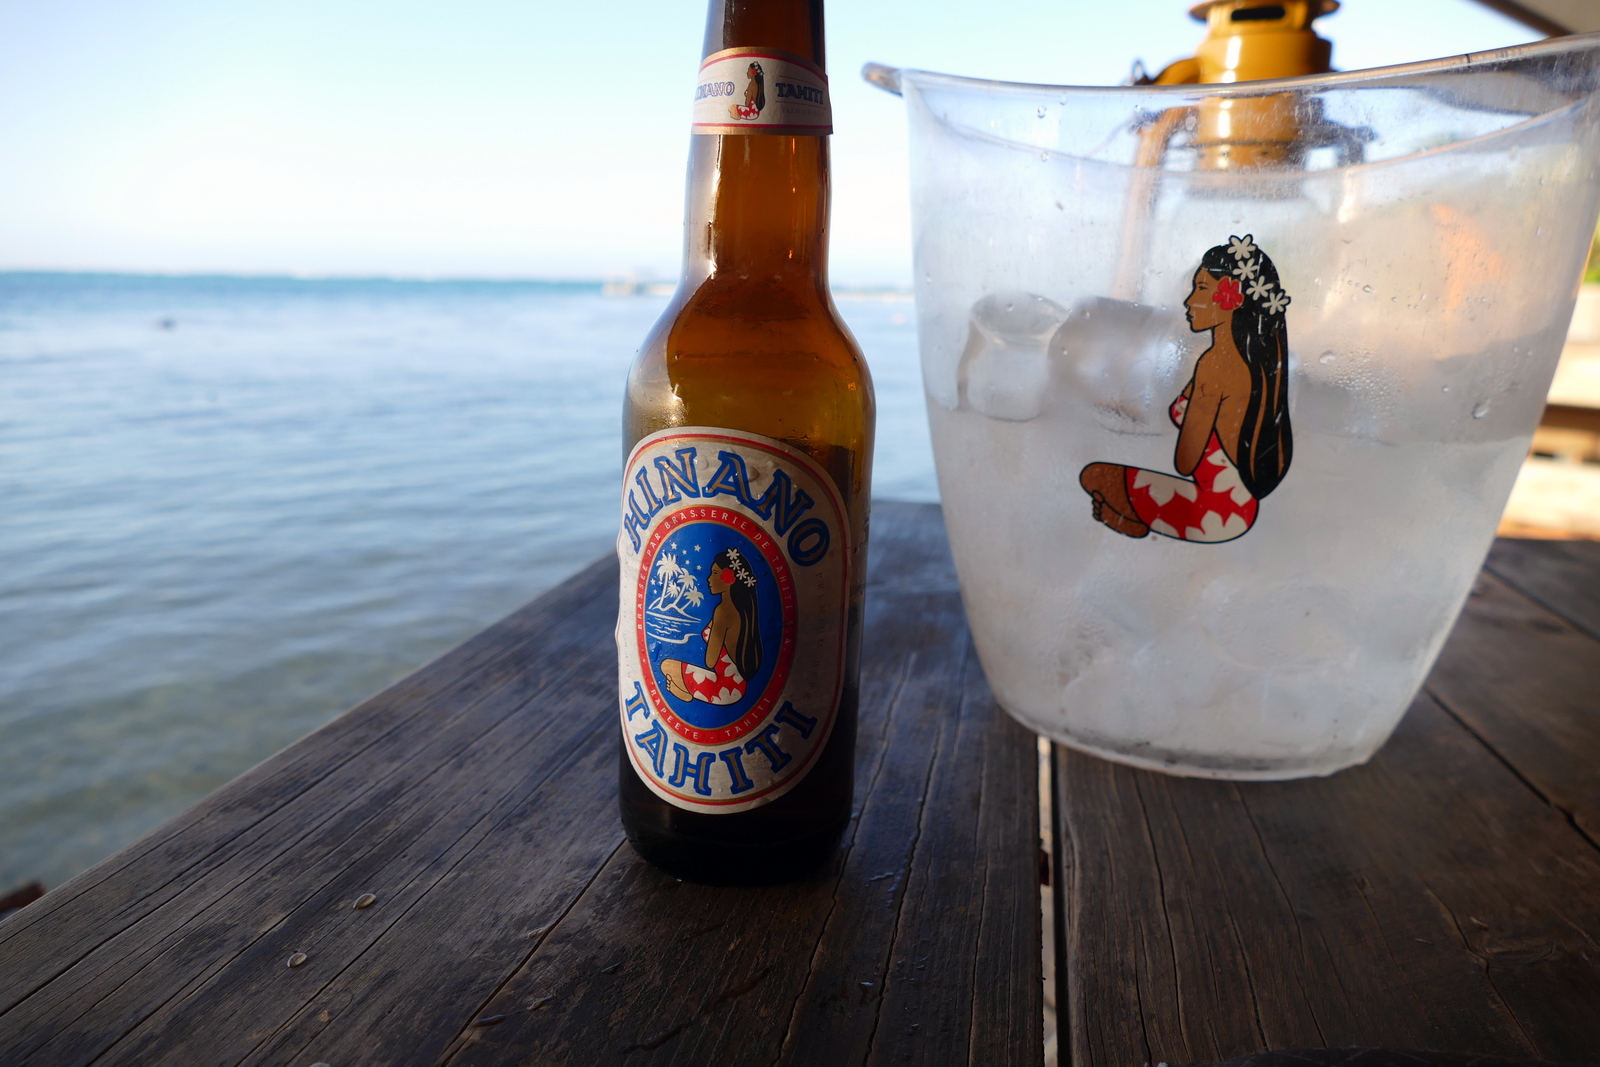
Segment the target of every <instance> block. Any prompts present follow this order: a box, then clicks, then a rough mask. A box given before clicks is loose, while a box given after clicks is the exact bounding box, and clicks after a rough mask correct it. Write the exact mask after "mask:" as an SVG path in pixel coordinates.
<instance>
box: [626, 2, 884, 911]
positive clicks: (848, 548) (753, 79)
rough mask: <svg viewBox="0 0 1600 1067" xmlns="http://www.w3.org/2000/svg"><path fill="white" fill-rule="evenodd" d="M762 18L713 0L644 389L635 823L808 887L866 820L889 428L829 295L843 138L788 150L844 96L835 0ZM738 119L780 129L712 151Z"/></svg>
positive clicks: (634, 471)
mask: <svg viewBox="0 0 1600 1067" xmlns="http://www.w3.org/2000/svg"><path fill="white" fill-rule="evenodd" d="M753 7H755V5H749V4H746V3H744V2H743V0H712V10H711V16H710V18H709V19H708V28H707V48H706V53H707V55H708V57H710V61H709V62H708V64H707V67H706V68H705V69H706V70H710V71H711V73H710V74H708V75H703V79H702V85H701V90H700V93H701V96H702V97H707V96H709V97H712V98H713V100H714V103H715V105H716V109H717V110H716V112H715V113H714V114H713V112H712V111H711V110H710V109H709V108H708V107H707V106H703V105H704V101H697V106H696V123H697V124H696V133H695V134H694V135H693V137H692V144H691V153H690V155H691V158H690V170H689V195H688V211H687V215H688V220H687V226H686V242H685V267H684V275H683V279H682V282H681V283H680V286H679V289H678V291H677V293H676V295H675V296H674V298H673V300H672V302H671V304H670V305H669V307H668V308H667V309H666V311H665V312H664V313H663V315H662V317H661V319H660V321H659V322H658V323H657V324H656V326H655V328H654V329H653V330H652V332H651V334H650V335H649V337H648V338H647V339H646V341H645V344H644V346H643V347H642V349H641V351H640V353H639V356H638V358H637V359H636V360H635V362H634V365H633V367H632V368H631V370H630V373H629V378H628V385H627V392H626V397H625V401H624V412H623V431H624V433H623V436H624V449H625V459H626V460H627V469H626V471H625V482H624V486H623V493H622V506H623V516H622V517H623V531H622V535H621V536H620V537H619V540H618V552H619V556H620V557H621V559H622V563H623V590H622V601H621V612H620V615H619V622H618V649H619V677H620V681H621V687H620V690H621V691H620V693H619V709H620V711H619V714H620V717H621V723H622V729H621V731H620V734H619V769H618V770H619V797H620V806H621V815H622V821H623V826H624V829H625V830H626V832H627V835H628V838H629V840H630V841H631V842H632V844H633V846H634V848H635V849H636V850H637V851H638V852H639V853H640V854H641V855H642V856H644V857H645V858H646V859H648V860H650V861H651V862H653V863H655V864H656V865H657V866H659V867H662V868H663V869H665V870H667V871H669V872H670V873H672V874H674V875H676V876H678V877H681V878H687V879H691V880H694V881H700V882H710V883H720V884H756V883H763V882H772V881H781V880H784V879H787V878H790V877H795V876H797V875H799V874H801V873H803V872H804V871H805V870H806V869H808V868H810V867H813V866H815V865H816V864H817V863H818V862H820V861H821V860H822V859H824V858H825V857H826V856H827V855H828V854H829V853H830V852H831V851H832V849H833V846H834V843H835V842H836V841H837V839H838V837H839V834H840V833H841V832H842V831H843V829H844V828H845V826H846V825H847V824H848V822H849V818H850V805H851V796H852V787H853V780H854V749H855V728H856V704H857V677H858V674H859V662H860V631H861V607H862V589H863V586H864V582H865V563H866V540H867V517H868V501H869V496H870V485H871V469H870V467H871V455H872V434H873V420H874V403H873V394H872V383H871V378H870V376H869V374H868V372H867V369H866V365H865V363H864V361H863V360H862V358H861V354H860V350H859V349H858V348H857V346H856V344H855V341H854V340H853V338H851V336H850V334H849V331H848V330H847V329H846V328H845V327H844V325H843V323H842V322H841V321H840V319H839V316H838V312H837V310H836V309H835V308H834V306H833V302H832V298H831V296H830V295H829V292H828V285H827V275H826V239H827V210H828V144H827V139H826V135H825V134H818V133H798V134H795V133H787V132H773V131H782V130H785V129H790V128H794V129H808V128H810V127H809V126H807V125H806V123H807V122H810V121H811V118H810V117H808V116H815V114H816V113H817V109H816V107H815V106H810V107H809V109H808V110H806V111H804V113H802V111H800V110H797V109H795V108H789V109H788V110H787V111H786V110H784V101H785V100H794V99H798V98H801V97H807V98H808V99H807V100H806V101H802V102H806V103H808V104H810V105H814V104H815V103H816V99H815V98H816V97H817V95H818V94H817V90H816V89H815V88H814V87H815V86H816V85H817V84H819V81H820V84H822V85H824V86H825V84H826V83H825V79H821V75H820V70H821V66H822V63H821V58H822V51H821V6H820V0H798V2H796V0H784V2H782V3H767V4H764V5H762V6H761V9H760V10H750V8H753ZM719 71H730V72H732V73H731V74H730V75H728V76H726V77H724V76H723V75H722V74H719V73H718V72H719ZM708 86H709V88H708ZM780 93H782V94H786V95H785V96H782V97H780V96H779V94H780ZM719 95H720V96H721V97H722V99H715V98H716V97H717V96H719ZM822 102H823V104H824V105H825V103H826V99H825V95H823V96H822ZM723 109H726V110H725V112H724V110H723ZM724 113H725V114H726V117H727V119H728V120H729V121H730V122H732V123H737V122H741V121H746V120H752V119H757V113H760V116H759V118H761V119H766V120H768V123H767V124H768V130H766V131H761V130H752V131H750V132H745V131H744V130H742V129H741V130H740V132H737V133H723V132H700V131H701V130H704V129H721V128H723V127H721V126H719V125H714V124H713V123H718V122H720V121H722V120H721V119H720V118H718V117H717V116H720V115H722V114H724ZM774 115H776V116H777V117H778V118H779V119H784V118H785V117H787V121H788V122H789V123H791V125H784V124H782V123H776V124H775V123H773V122H772V121H771V120H772V119H773V118H774ZM703 116H710V117H711V122H707V123H702V122H701V119H702V117H703Z"/></svg>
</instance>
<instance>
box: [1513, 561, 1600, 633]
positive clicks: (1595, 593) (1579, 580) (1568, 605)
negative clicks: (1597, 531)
mask: <svg viewBox="0 0 1600 1067" xmlns="http://www.w3.org/2000/svg"><path fill="white" fill-rule="evenodd" d="M1487 569H1488V570H1489V572H1490V573H1491V574H1494V575H1495V576H1496V577H1498V578H1500V579H1501V580H1503V581H1505V582H1506V583H1507V584H1508V585H1510V586H1512V587H1513V588H1515V589H1516V590H1517V591H1518V592H1520V593H1522V594H1523V595H1524V596H1526V597H1528V598H1529V599H1531V600H1533V601H1534V602H1536V603H1538V604H1541V605H1543V606H1544V607H1546V608H1549V609H1550V610H1551V611H1553V612H1555V613H1556V614H1557V615H1559V616H1561V617H1562V618H1563V619H1565V620H1566V621H1567V622H1569V623H1571V624H1572V625H1573V626H1576V627H1577V628H1578V629H1580V630H1583V631H1584V632H1586V633H1587V634H1588V635H1589V636H1590V637H1593V638H1595V639H1597V640H1600V582H1596V580H1595V575H1596V574H1600V541H1544V540H1539V541H1534V540H1523V539H1515V538H1507V537H1502V538H1500V539H1498V540H1496V541H1495V543H1494V547H1493V548H1492V549H1490V551H1489V562H1488V564H1487Z"/></svg>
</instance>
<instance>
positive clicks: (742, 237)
mask: <svg viewBox="0 0 1600 1067" xmlns="http://www.w3.org/2000/svg"><path fill="white" fill-rule="evenodd" d="M684 251H685V257H684V258H685V274H686V276H687V277H688V279H689V280H691V281H694V282H698V281H703V280H705V279H707V278H713V277H714V278H718V279H721V278H728V279H730V280H731V279H765V278H773V279H783V280H785V281H790V282H798V281H800V280H801V279H814V280H815V281H816V283H817V284H819V285H823V286H826V284H827V269H828V268H827V263H828V142H827V139H826V138H824V137H785V136H774V135H770V134H769V135H761V134H746V135H737V134H721V135H719V134H696V135H695V137H694V140H693V144H692V145H691V147H690V153H689V208H688V226H687V232H686V233H685V249H684Z"/></svg>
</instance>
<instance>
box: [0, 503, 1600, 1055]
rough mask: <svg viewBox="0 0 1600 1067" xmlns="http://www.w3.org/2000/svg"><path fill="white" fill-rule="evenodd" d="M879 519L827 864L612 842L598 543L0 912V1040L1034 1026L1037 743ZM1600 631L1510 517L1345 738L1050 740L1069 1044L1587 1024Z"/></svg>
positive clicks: (827, 1035)
mask: <svg viewBox="0 0 1600 1067" xmlns="http://www.w3.org/2000/svg"><path fill="white" fill-rule="evenodd" d="M873 536H874V542H873V547H874V551H873V571H872V583H871V585H870V587H869V610H868V630H867V639H866V655H865V665H864V668H863V692H862V730H861V742H860V746H859V750H858V751H859V755H858V768H857V783H858V784H857V794H858V801H857V809H858V811H857V818H856V820H855V821H854V822H853V824H852V829H851V831H850V833H849V834H848V836H847V839H846V841H845V842H844V845H843V847H842V848H841V850H840V851H839V853H838V855H837V858H836V860H835V861H834V862H832V863H831V864H830V865H829V866H828V867H827V868H826V869H825V870H824V871H822V872H820V873H819V874H818V875H817V876H815V877H814V878H812V879H811V880H809V881H807V882H804V883H801V884H798V885H792V886H785V887H779V888H773V889H766V890H739V889H708V888H703V887H698V886H694V885H689V884H686V883H680V882H677V881H675V880H674V879H672V878H670V877H667V876H664V875H662V874H659V873H658V872H656V871H654V870H653V869H652V868H650V867H648V866H647V865H645V864H643V863H641V862H639V861H638V860H637V859H635V858H634V856H633V855H632V853H631V851H630V850H629V849H628V847H627V845H626V844H625V843H624V842H623V841H622V838H621V834H620V831H619V829H618V826H617V821H616V815H615V811H614V803H615V802H614V788H615V786H614V775H615V764H614V760H615V754H614V748H613V744H612V731H614V730H615V729H616V725H615V716H616V712H615V706H614V699H615V698H614V693H613V689H614V678H615V675H614V673H613V671H614V668H613V658H612V657H613V652H612V648H611V638H610V628H611V625H612V621H613V619H614V612H615V603H616V600H615V580H616V579H615V566H614V564H613V563H611V562H609V561H607V562H603V563H598V564H596V565H595V566H593V567H591V568H589V569H588V570H586V571H584V572H583V573H582V574H580V575H578V576H576V577H575V578H574V579H572V580H571V581H569V582H567V583H566V584H565V585H563V586H561V587H560V588H558V589H556V590H554V591H553V592H551V593H549V594H547V595H546V596H544V597H541V598H540V599H539V600H537V601H535V602H534V603H533V604H530V605H529V606H528V607H526V608H524V609H523V610H522V611H520V612H518V613H516V614H515V615H513V616H511V617H510V618H509V619H507V620H505V621H504V622H502V623H500V624H498V625H496V626H494V627H492V628H490V629H489V630H487V631H485V632H484V633H482V634H480V635H479V636H478V637H476V638H474V639H473V640H471V641H469V642H467V644H465V645H463V646H462V647H461V648H459V649H457V650H455V651H454V652H451V653H450V654H448V655H447V656H445V657H444V658H442V659H440V660H439V661H437V662H436V663H433V664H431V665H429V666H428V667H426V668H424V669H422V670H421V671H419V672H418V673H417V674H415V675H413V676H412V677H410V678H408V679H406V680H405V681H403V682H401V683H400V684H399V685H397V686H395V687H394V688H392V689H390V690H388V691H387V692H385V693H382V694H380V695H378V696H377V697H374V698H373V699H372V700H369V701H367V702H366V703H364V704H362V705H361V706H360V707H358V708H356V709H355V710H353V711H352V712H350V713H349V714H347V715H345V716H343V717H341V718H340V719H338V720H336V721H335V722H333V723H332V724H330V725H329V726H327V727H326V728H324V729H323V730H321V731H318V732H317V733H316V734H313V735H312V736H310V737H308V738H306V739H305V740H303V741H301V742H300V743H298V744H296V745H294V746H293V747H291V748H289V749H288V750H286V751H285V752H283V753H281V754H279V755H278V756H275V757H274V758H272V759H271V760H268V761H267V762H266V763H264V764H262V765H261V766H260V767H258V768H256V769H255V770H253V771H251V772H249V773H248V774H246V775H244V776H243V777H242V778H240V779H238V780H236V781H235V782H233V783H231V784H229V785H228V786H226V787H225V788H223V789H222V790H220V791H219V792H218V793H216V794H215V795H213V796H212V797H210V798H208V799H207V800H206V801H204V802H203V803H201V804H199V805H197V806H196V807H195V808H192V809H191V810H189V811H188V812H185V813H184V814H182V815H180V816H178V817H177V818H175V819H173V820H172V821H171V822H169V823H167V824H166V825H164V826H162V827H160V828H158V829H157V830H155V831H154V832H152V833H151V834H149V835H148V836H146V837H145V838H144V839H142V840H140V841H139V842H137V843H135V844H134V845H132V846H130V847H129V848H127V849H125V850H123V851H122V852H120V853H118V854H117V855H115V856H112V857H111V858H109V859H107V860H106V861H104V862H103V863H101V864H99V865H97V866H96V867H94V868H93V869H91V870H89V871H87V872H85V873H84V874H83V875H81V876H80V877H78V878H76V879H74V880H73V881H71V882H69V883H67V884H66V885H64V886H62V887H60V888H59V889H57V890H55V891H54V892H53V893H51V894H49V895H48V896H46V897H45V898H44V899H43V900H40V901H38V902H37V903H35V904H32V905H29V906H28V907H27V908H25V909H24V910H23V911H21V912H19V913H17V914H16V915H15V916H14V917H13V918H11V919H9V920H6V921H5V922H4V923H0V1063H6V1064H11V1063H17V1064H21V1063H27V1064H40V1065H57V1064H89V1063H93V1064H95V1065H96V1067H100V1065H109V1064H124V1063H125V1064H156V1063H159V1064H197V1063H205V1064H222V1063H226V1064H286V1065H297V1067H311V1065H313V1064H317V1063H325V1064H330V1065H332V1067H350V1065H354V1064H384V1065H387V1064H403V1063H416V1064H433V1063H439V1062H448V1063H451V1064H490V1063H492V1064H512V1063H515V1064H545V1063H549V1064H569V1063H570V1064H590V1063H616V1064H628V1065H630V1067H632V1065H637V1064H655V1063H669V1062H670V1063H681V1064H714V1065H719V1067H720V1065H723V1064H755V1063H760V1064H771V1063H799V1064H825V1065H830V1067H831V1065H835V1064H857V1063H869V1062H870V1063H884V1064H888V1063H901V1062H916V1063H928V1064H946V1063H969V1064H981V1065H990V1064H1010V1063H1035V1064H1037V1063H1038V1062H1039V1061H1040V1059H1041V1037H1042V1034H1041V1015H1042V1009H1043V996H1042V993H1043V983H1042V981H1041V978H1042V973H1041V964H1040V951H1039V950H1040V936H1041V934H1040V922H1041V916H1040V910H1039V907H1038V901H1039V894H1038V880H1039V866H1038V856H1039V854H1038V847H1037V846H1038V823H1037V817H1036V814H1035V813H1036V812H1037V810H1038V808H1037V804H1038V794H1037V781H1038V777H1037V774H1036V746H1035V740H1034V738H1033V737H1032V735H1030V734H1028V733H1027V732H1025V731H1023V730H1022V729H1020V728H1019V727H1017V726H1016V725H1015V724H1013V723H1012V722H1011V721H1010V720H1009V719H1007V718H1006V717H1005V716H1004V715H1002V714H999V713H998V712H997V711H996V709H995V708H994V706H993V703H992V701H991V699H990V697H989V694H988V691H987V688H986V686H985V684H984V680H983V676H982V672H981V671H980V670H979V669H978V666H977V660H976V658H975V656H974V654H973V651H972V647H971V643H970V640H969V638H968V636H967V632H966V627H965V622H964V619H963V616H962V613H961V608H960V601H959V597H958V595H957V592H956V588H955V584H954V579H953V575H952V572H951V568H950V562H949V556H948V551H947V548H946V546H945V543H944V536H943V530H942V527H941V525H940V523H939V521H938V511H937V509H936V508H932V507H925V506H924V507H919V506H913V505H879V506H878V508H877V510H876V511H875V513H874V522H873ZM1597 636H1600V551H1597V546H1593V545H1573V544H1558V543H1543V544H1541V543H1533V542H1503V543H1501V544H1500V545H1499V546H1498V547H1497V549H1496V552H1495V554H1494V556H1493V557H1491V561H1490V566H1489V568H1488V570H1487V571H1486V573H1485V575H1484V576H1483V579H1482V581H1481V583H1480V587H1479V591H1478V593H1477V595H1476V596H1474V598H1473V599H1472V601H1471V603H1470V604H1469V606H1468V609H1467V613H1466V615H1465V616H1464V617H1463V620H1462V622H1461V624H1460V625H1459V626H1458V628H1457V630H1456V633H1455V635H1454V637H1453V638H1452V640H1451V642H1450V644H1449V646H1447V648H1446V651H1445V653H1444V656H1443V658H1442V659H1441V661H1440V665H1439V667H1438V669H1436V670H1435V672H1434V674H1433V676H1432V678H1431V679H1430V682H1429V684H1428V687H1427V690H1426V691H1425V693H1424V694H1423V695H1422V696H1420V697H1419V698H1418V701H1417V704H1416V706H1415V707H1413V709H1412V710H1411V713H1410V714H1409V715H1408V716H1407V718H1406V720H1405V722H1404V723H1403V724H1402V726H1401V728H1400V731H1399V733H1398V734H1397V735H1396V737H1395V739H1394V740H1393V741H1392V742H1391V743H1390V744H1389V745H1388V746H1387V747H1386V748H1385V749H1384V750H1383V751H1382V752H1381V753H1380V754H1379V755H1378V756H1377V757H1376V758H1375V759H1374V760H1373V761H1372V762H1371V763H1370V764H1368V765H1367V766H1365V767H1361V768H1357V769H1354V770H1351V771H1347V772H1345V773H1343V774H1340V775H1338V776H1335V777H1334V778H1331V779H1326V780H1315V781H1306V782H1293V783H1280V784H1252V785H1232V784H1228V783H1218V782H1206V781H1195V780H1189V779H1177V778H1168V777H1163V776H1160V775H1156V774H1151V773H1148V772H1142V771H1135V770H1131V769H1128V768H1124V767H1119V766H1115V765H1112V764H1107V763H1103V762H1100V761H1097V760H1094V759H1091V758H1088V757H1085V756H1082V755H1079V754H1076V753H1072V752H1068V751H1066V750H1062V749H1057V750H1056V751H1055V753H1054V757H1053V762H1054V769H1055V788H1054V790H1053V795H1054V805H1055V809H1056V812H1057V818H1056V820H1055V823H1056V826H1055V828H1054V833H1053V836H1054V840H1055V845H1056V847H1055V849H1054V855H1055V857H1056V859H1055V867H1056V869H1055V878H1054V879H1053V880H1054V884H1055V888H1056V890H1057V892H1056V895H1055V899H1056V913H1057V915H1056V919H1057V921H1056V924H1055V928H1056V931H1057V950H1058V953H1059V958H1060V959H1061V961H1062V965H1061V966H1060V967H1059V968H1058V970H1057V976H1058V981H1059V998H1060V999H1059V1003H1060V1004H1061V1006H1062V1012H1061V1026H1062V1035H1061V1048H1062V1053H1063V1055H1062V1062H1063V1063H1065V1062H1069V1061H1070V1062H1072V1063H1075V1064H1089V1063H1104V1064H1117V1065H1119V1067H1120V1065H1126V1067H1139V1065H1140V1064H1144V1063H1151V1064H1155V1063H1159V1062H1161V1061H1166V1062H1169V1063H1173V1064H1179V1063H1186V1062H1205V1061H1214V1060H1222V1059H1226V1058H1229V1057H1234V1056H1240V1055H1243V1054H1246V1053H1250V1052H1253V1051H1257V1050H1261V1049H1267V1048H1286V1047H1295V1046H1301V1047H1306V1046H1311V1047H1322V1046H1340V1045H1354V1044H1361V1045H1382V1046H1391V1047H1411V1048H1436V1049H1454V1050H1461V1051H1472V1052H1479V1053H1498V1054H1501V1055H1507V1056H1513V1057H1520V1058H1523V1059H1532V1058H1545V1059H1551V1060H1565V1061H1569V1062H1585V1061H1589V1062H1592V1061H1594V1060H1595V1059H1596V1056H1597V1054H1600V851H1597V848H1596V843H1595V842H1596V841H1597V840H1600V775H1597V773H1596V768H1597V756H1600V707H1597V698H1596V691H1597V685H1596V683H1597V682H1600V644H1597ZM365 893H371V894H373V895H374V896H375V897H376V901H375V902H374V903H373V904H371V906H369V907H366V908H356V907H354V906H353V905H354V904H355V902H356V901H357V900H358V899H359V898H360V897H361V895H362V894H365ZM296 954H303V955H304V957H305V959H304V961H303V962H300V963H299V964H298V965H296V966H289V965H288V964H289V962H290V961H291V960H293V959H297V955H296Z"/></svg>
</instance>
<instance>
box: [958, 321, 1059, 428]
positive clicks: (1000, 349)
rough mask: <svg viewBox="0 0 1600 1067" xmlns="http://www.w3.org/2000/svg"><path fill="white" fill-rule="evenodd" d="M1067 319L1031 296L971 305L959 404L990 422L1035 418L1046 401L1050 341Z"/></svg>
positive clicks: (962, 355) (961, 365) (963, 355)
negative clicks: (985, 417)
mask: <svg viewBox="0 0 1600 1067" xmlns="http://www.w3.org/2000/svg"><path fill="white" fill-rule="evenodd" d="M1066 317H1067V312H1066V309H1065V308H1063V307H1062V306H1061V305H1060V304H1057V303H1056V302H1055V301H1053V300H1047V299H1046V298H1044V297H1042V296H1036V295H1034V294H1033V293H1019V292H1000V293H990V294H989V295H988V296H985V297H983V298H982V299H980V300H979V301H978V302H977V303H975V304H973V305H972V315H971V318H970V319H969V320H968V326H967V346H966V348H965V349H964V350H963V351H962V353H961V363H960V368H959V370H958V372H957V374H958V381H959V383H960V390H961V399H962V401H963V402H964V403H965V404H966V405H967V406H968V407H971V408H972V409H973V410H974V411H977V412H980V413H981V414H984V415H987V416H989V418H991V419H1003V420H1005V421H1007V422H1027V421H1028V420H1029V419H1032V418H1036V417H1037V416H1038V415H1039V414H1040V413H1041V412H1042V411H1043V410H1044V408H1045V403H1046V400H1047V399H1048V397H1049V385H1050V359H1049V345H1050V338H1051V337H1052V336H1053V335H1054V334H1055V333H1056V331H1057V329H1058V328H1059V327H1060V326H1061V323H1062V321H1063V320H1064V319H1065V318H1066Z"/></svg>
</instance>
